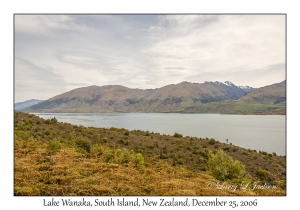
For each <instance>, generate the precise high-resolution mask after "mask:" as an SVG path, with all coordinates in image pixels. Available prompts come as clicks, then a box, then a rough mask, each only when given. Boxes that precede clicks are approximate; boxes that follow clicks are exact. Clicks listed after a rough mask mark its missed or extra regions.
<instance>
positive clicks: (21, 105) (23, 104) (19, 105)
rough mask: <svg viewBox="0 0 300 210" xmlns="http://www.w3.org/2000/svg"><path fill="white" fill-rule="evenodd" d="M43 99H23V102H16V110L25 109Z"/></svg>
mask: <svg viewBox="0 0 300 210" xmlns="http://www.w3.org/2000/svg"><path fill="white" fill-rule="evenodd" d="M42 101H43V100H38V99H30V100H27V101H22V102H18V103H15V107H14V108H15V110H21V109H24V108H26V107H29V106H32V105H35V104H37V103H40V102H42Z"/></svg>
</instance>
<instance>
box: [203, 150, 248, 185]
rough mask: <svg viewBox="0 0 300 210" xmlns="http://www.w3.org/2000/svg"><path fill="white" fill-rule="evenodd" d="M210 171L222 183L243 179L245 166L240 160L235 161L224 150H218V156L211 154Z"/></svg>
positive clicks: (209, 160) (208, 163)
mask: <svg viewBox="0 0 300 210" xmlns="http://www.w3.org/2000/svg"><path fill="white" fill-rule="evenodd" d="M207 167H208V170H209V171H210V172H211V173H212V175H213V176H214V177H215V178H216V179H218V180H221V181H224V180H230V179H236V178H243V177H244V175H245V166H244V164H242V163H241V162H240V161H238V160H233V159H232V157H230V156H229V155H227V154H226V153H225V152H224V151H223V150H218V151H217V152H216V154H212V153H211V154H210V155H209V157H208V161H207Z"/></svg>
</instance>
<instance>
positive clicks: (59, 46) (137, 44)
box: [14, 15, 285, 102]
mask: <svg viewBox="0 0 300 210" xmlns="http://www.w3.org/2000/svg"><path fill="white" fill-rule="evenodd" d="M14 27H15V102H20V101H25V100H29V99H32V98H35V99H42V100H46V99H48V98H50V97H53V96H55V95H58V94H61V93H64V92H66V91H69V90H72V89H75V88H79V87H84V86H90V85H98V86H102V85H123V86H126V87H130V88H142V89H148V88H159V87H163V86H165V85H168V84H177V83H180V82H182V81H188V82H197V83H202V82H205V81H221V82H224V81H231V82H233V83H234V84H235V85H249V86H252V87H262V86H265V85H269V84H273V83H277V82H281V81H283V80H284V79H285V16H284V15H15V16H14Z"/></svg>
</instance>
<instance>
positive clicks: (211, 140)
mask: <svg viewBox="0 0 300 210" xmlns="http://www.w3.org/2000/svg"><path fill="white" fill-rule="evenodd" d="M208 143H209V144H211V145H214V144H216V140H215V139H213V138H211V139H210V140H209V142H208Z"/></svg>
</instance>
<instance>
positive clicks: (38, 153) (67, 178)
mask: <svg viewBox="0 0 300 210" xmlns="http://www.w3.org/2000/svg"><path fill="white" fill-rule="evenodd" d="M37 122H38V123H37ZM44 131H49V134H48V135H44ZM79 133H80V134H79ZM145 133H146V132H142V131H127V130H126V129H117V128H114V129H104V128H99V129H96V128H92V127H91V128H85V127H83V126H73V125H70V124H67V123H59V122H57V121H55V120H48V121H46V120H43V119H40V118H38V117H36V116H33V115H29V114H25V113H15V138H14V194H15V195H18V196H21V195H27V196H32V195H41V196H47V195H51V196H73V195H74V196H75V195H76V196H105V195H109V196H129V195H135V196H139V195H142V196H143V195H147V196H154V195H165V196H167V195H173V196H176V195H178V196H179V195H180V196H183V195H185V196H194V195H197V196H199V195H285V194H286V191H285V177H283V176H282V173H285V168H284V166H285V165H284V164H282V163H284V162H285V161H284V159H283V157H281V156H272V157H269V158H270V160H271V161H273V162H274V167H275V166H276V167H277V168H275V169H276V170H277V173H274V171H272V170H270V169H269V168H267V167H264V165H260V166H259V167H254V165H251V164H250V165H249V164H247V162H245V160H246V159H245V160H244V159H243V158H240V159H242V160H241V162H243V163H244V164H245V165H246V169H248V171H247V172H248V173H250V174H251V175H252V177H253V181H252V182H254V181H260V182H261V183H263V182H268V183H270V184H274V185H276V189H272V190H253V191H252V190H250V188H249V190H232V189H225V188H223V189H218V187H217V186H218V184H217V183H219V185H220V184H221V183H224V184H225V185H239V184H240V183H241V182H242V181H244V180H241V179H232V180H225V181H219V180H217V179H216V178H215V177H214V176H213V174H211V172H209V171H205V167H206V165H207V158H208V157H209V156H208V155H207V156H205V155H204V156H203V154H208V153H209V152H213V149H214V148H215V144H216V145H219V148H218V149H222V147H223V144H222V143H219V142H217V141H214V143H215V144H209V141H211V139H207V140H204V139H203V140H200V139H197V138H191V137H180V138H176V137H172V136H165V135H159V134H154V133H152V134H151V136H153V139H151V138H149V136H146V135H145ZM121 136H122V137H128V139H127V140H130V143H129V145H124V144H122V143H118V140H119V139H120V137H121ZM110 137H113V139H112V138H110ZM143 138H147V141H146V140H144V139H143ZM103 139H104V140H105V141H103ZM141 139H142V143H141V141H140V140H141ZM172 141H173V142H176V144H171V142H172ZM136 142H137V143H136ZM199 142H201V144H197V143H199ZM140 143H141V144H142V146H145V144H147V145H155V147H154V148H152V147H151V148H148V147H146V146H145V150H144V151H143V152H142V153H139V152H138V151H136V150H135V149H134V148H135V147H136V146H137V145H138V144H140ZM178 143H181V144H183V145H185V146H183V147H182V149H180V150H178V153H176V152H175V151H176V145H178ZM130 144H131V145H130ZM202 144H205V145H207V148H206V149H205V150H201V152H197V151H198V150H200V148H202V146H201V145H202ZM188 145H193V148H194V150H195V151H196V152H195V151H194V153H196V154H192V152H193V151H190V150H187V149H186V147H187V146H188ZM132 146H133V147H132ZM230 147H234V146H232V145H231V146H230ZM163 148H165V150H167V151H164V150H163ZM138 149H140V148H137V150H138ZM240 150H242V151H240ZM171 151H172V154H171ZM204 151H205V152H204ZM215 151H216V149H215ZM243 151H247V150H245V149H244V150H243V149H239V150H238V151H236V152H232V153H228V155H230V154H231V155H232V157H233V158H234V157H240V156H241V154H242V152H243ZM150 152H151V153H150ZM160 152H161V153H162V154H163V155H168V157H164V158H160ZM198 153H199V154H198ZM252 153H254V152H251V153H249V154H252ZM253 155H254V154H253ZM255 155H257V156H258V161H260V159H261V158H263V157H265V156H266V155H264V154H260V153H255ZM177 157H180V158H179V159H178V158H177ZM191 157H192V158H191ZM250 157H252V156H250ZM247 158H248V156H247ZM234 159H236V158H234ZM179 160H182V162H183V164H178V161H179ZM198 160H199V161H198ZM273 162H272V163H273ZM277 162H278V163H277ZM275 163H276V164H275ZM280 163H281V164H280ZM194 164H195V165H197V164H198V165H200V166H199V167H198V168H193V167H192V166H193V165H194ZM266 164H268V165H270V163H266ZM250 166H252V167H253V168H250ZM203 169H204V170H203ZM275 169H274V170H275ZM279 169H280V170H282V171H280V170H279ZM251 171H253V173H251ZM208 183H214V185H213V187H209V186H208ZM252 184H253V183H251V185H252ZM251 185H250V186H251ZM250 186H249V187H250Z"/></svg>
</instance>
